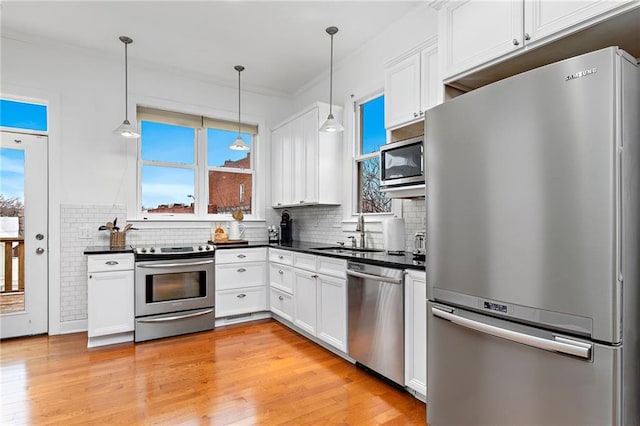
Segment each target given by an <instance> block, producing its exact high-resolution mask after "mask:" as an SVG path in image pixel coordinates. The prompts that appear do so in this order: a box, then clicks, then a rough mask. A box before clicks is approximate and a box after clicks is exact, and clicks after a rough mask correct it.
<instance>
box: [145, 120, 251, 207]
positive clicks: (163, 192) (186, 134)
mask: <svg viewBox="0 0 640 426" xmlns="http://www.w3.org/2000/svg"><path fill="white" fill-rule="evenodd" d="M141 133H142V159H143V160H154V161H163V162H168V163H179V164H185V165H193V164H194V162H195V142H194V140H195V130H194V129H193V128H189V127H181V126H175V125H169V124H162V123H155V122H150V121H143V122H142V128H141ZM236 137H238V132H234V131H228V130H218V129H207V166H209V167H219V166H222V165H223V164H224V162H225V161H226V160H239V159H242V158H245V157H246V155H247V153H246V152H245V151H233V150H231V149H229V145H231V143H232V142H233V141H234V140H235V139H236ZM242 137H243V139H244V141H245V143H247V145H251V135H249V134H246V133H243V134H242ZM194 182H195V172H194V170H193V169H191V168H184V169H180V168H173V167H160V166H148V165H147V166H143V167H142V205H143V206H144V207H145V208H151V207H156V206H157V205H159V204H171V203H185V204H190V203H191V202H192V201H193V198H190V197H189V195H195V194H194V192H195V189H194ZM205 202H206V201H205Z"/></svg>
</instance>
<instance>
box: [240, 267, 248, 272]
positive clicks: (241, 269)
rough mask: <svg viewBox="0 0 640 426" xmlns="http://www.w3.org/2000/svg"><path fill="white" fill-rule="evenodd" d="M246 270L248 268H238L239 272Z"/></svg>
mask: <svg viewBox="0 0 640 426" xmlns="http://www.w3.org/2000/svg"><path fill="white" fill-rule="evenodd" d="M246 271H247V270H246V269H244V268H240V269H238V272H246Z"/></svg>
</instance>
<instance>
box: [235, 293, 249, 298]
mask: <svg viewBox="0 0 640 426" xmlns="http://www.w3.org/2000/svg"><path fill="white" fill-rule="evenodd" d="M236 297H237V298H238V299H244V298H245V297H247V295H246V294H244V293H240V294H239V295H237V296H236Z"/></svg>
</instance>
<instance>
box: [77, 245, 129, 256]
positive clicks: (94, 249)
mask: <svg viewBox="0 0 640 426" xmlns="http://www.w3.org/2000/svg"><path fill="white" fill-rule="evenodd" d="M115 253H133V247H131V246H129V245H127V246H125V247H124V248H111V247H109V246H90V247H87V248H86V249H84V254H86V255H91V254H115Z"/></svg>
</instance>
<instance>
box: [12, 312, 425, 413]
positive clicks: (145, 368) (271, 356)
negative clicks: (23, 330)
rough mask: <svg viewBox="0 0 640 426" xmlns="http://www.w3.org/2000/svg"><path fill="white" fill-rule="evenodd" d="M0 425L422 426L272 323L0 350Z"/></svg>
mask: <svg viewBox="0 0 640 426" xmlns="http://www.w3.org/2000/svg"><path fill="white" fill-rule="evenodd" d="M0 357H1V361H0V386H1V390H0V398H1V401H0V424H2V425H14V424H36V425H41V424H55V425H59V424H64V425H73V424H82V425H87V424H93V425H98V424H99V425H106V424H109V425H113V424H128V425H133V424H168V425H177V424H189V425H193V424H214V425H227V424H233V425H245V424H262V425H275V424H285V425H316V424H317V425H333V424H353V425H376V424H394V425H395V424H426V420H425V418H426V409H425V405H424V404H423V403H422V402H420V401H418V400H416V399H415V398H413V397H412V396H411V395H409V394H408V393H406V392H404V391H402V390H399V389H396V388H394V387H392V386H390V385H388V384H386V383H384V382H382V381H381V380H378V379H377V378H375V377H373V376H371V375H369V374H367V373H365V372H363V371H361V370H359V369H357V368H356V367H355V366H353V365H352V364H350V363H349V362H347V361H345V360H343V359H341V358H339V357H337V356H336V355H334V354H332V353H331V352H329V351H327V350H325V349H324V348H322V347H320V346H318V345H316V344H315V343H313V342H311V341H309V340H307V339H306V338H304V337H302V336H300V335H298V334H297V333H295V332H294V331H292V330H290V329H288V328H287V327H285V326H283V325H282V324H280V323H278V322H276V321H273V320H262V321H257V322H253V323H249V324H241V325H234V326H227V327H220V328H217V329H216V330H214V331H210V332H203V333H196V334H190V335H185V336H179V337H172V338H167V339H161V340H154V341H150V342H144V343H138V344H135V345H133V344H121V345H115V346H110V347H102V348H94V349H87V348H86V334H85V333H77V334H70V335H61V336H51V337H49V336H40V337H29V338H22V339H12V340H5V341H3V342H2V343H0Z"/></svg>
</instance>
